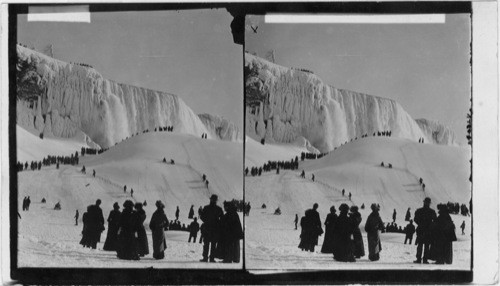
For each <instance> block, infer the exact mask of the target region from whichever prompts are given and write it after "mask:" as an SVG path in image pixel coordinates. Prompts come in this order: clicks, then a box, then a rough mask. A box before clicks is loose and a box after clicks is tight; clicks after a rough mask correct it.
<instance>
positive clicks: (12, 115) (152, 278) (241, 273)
mask: <svg viewBox="0 0 500 286" xmlns="http://www.w3.org/2000/svg"><path fill="white" fill-rule="evenodd" d="M50 5H64V3H59V4H43V5H41V4H37V5H28V4H9V7H8V11H9V27H8V34H9V42H8V49H9V50H8V64H9V86H10V87H11V88H10V89H9V117H8V118H9V126H8V132H9V133H8V134H9V146H10V148H9V166H10V168H9V177H10V185H9V190H10V196H9V198H10V199H9V204H10V213H9V215H10V225H11V228H10V251H11V253H10V259H11V265H10V266H11V278H12V279H13V280H14V281H16V282H18V283H21V284H42V285H47V284H53V285H63V284H111V285H115V284H263V285H264V284H294V285H296V284H305V283H308V284H345V283H370V284H381V283H384V284H409V283H413V284H415V283H419V284H457V283H466V282H471V281H472V278H473V271H472V266H473V265H472V260H471V270H467V271H455V270H452V271H446V270H333V271H323V270H321V271H303V272H286V273H278V274H262V275H256V274H252V273H250V272H248V271H246V270H244V269H245V262H244V260H243V267H244V268H243V269H242V270H212V269H209V270H207V269H191V270H188V269H157V268H142V269H128V268H125V269H118V268H108V269H102V268H100V269H99V268H18V267H17V245H18V241H17V234H18V225H17V223H18V220H17V214H18V204H17V198H18V193H17V187H18V186H17V171H16V168H15V166H16V162H17V153H16V150H17V148H16V138H17V137H16V112H15V110H16V92H15V88H12V87H15V84H16V82H15V78H16V69H15V66H16V61H17V56H16V42H17V15H18V14H25V13H27V12H28V7H29V6H50ZM70 5H71V4H70ZM75 5H90V6H89V7H90V11H91V12H112V11H150V10H186V9H215V8H225V9H226V10H228V12H230V13H231V15H232V16H233V17H234V18H235V20H233V23H231V28H232V31H233V39H234V41H235V43H238V44H243V39H244V19H245V15H250V14H265V13H318V14H320V13H355V14H379V13H380V14H396V13H397V14H414V13H420V14H426V13H429V14H434V13H446V14H456V13H469V14H471V15H472V3H471V2H334V3H327V2H294V3H290V2H288V3H282V2H280V3H278V2H268V3H238V4H236V3H155V4H139V3H124V4H122V3H112V4H90V3H78V4H75ZM471 25H472V21H471ZM471 32H472V30H471ZM471 36H472V35H471ZM471 41H472V38H471ZM471 47H472V44H471ZM242 51H243V53H244V47H243V49H242ZM471 55H472V48H471ZM242 57H243V61H244V55H243V56H242ZM471 57H472V56H471ZM471 61H472V59H471ZM471 64H472V62H471ZM471 72H472V70H471ZM242 76H243V71H242ZM471 81H472V78H471ZM243 92H244V87H243ZM471 102H472V100H471ZM242 110H243V112H245V111H244V106H243V109H242ZM243 114H245V113H243ZM244 127H245V126H244ZM243 132H244V130H243ZM243 138H244V136H243ZM243 146H245V144H244V143H243ZM243 148H244V147H243ZM471 170H472V169H471ZM242 171H243V170H242ZM244 186H245V185H244V182H243V188H244ZM243 196H244V198H245V193H243ZM243 221H244V219H243ZM243 254H245V249H244V248H243ZM471 255H472V253H471ZM354 265H355V264H353V266H354Z"/></svg>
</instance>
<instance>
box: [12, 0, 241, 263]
mask: <svg viewBox="0 0 500 286" xmlns="http://www.w3.org/2000/svg"><path fill="white" fill-rule="evenodd" d="M69 7H70V8H71V6H69ZM87 7H88V13H89V15H90V22H51V21H43V22H40V21H32V19H33V18H31V17H28V15H29V13H30V12H31V11H30V9H29V8H30V7H28V6H26V5H19V6H16V5H14V6H13V7H10V8H11V9H10V12H11V13H10V29H11V30H10V35H11V38H10V43H9V55H10V57H9V58H10V60H11V62H10V68H11V71H10V98H9V102H10V108H9V112H10V115H9V116H10V122H9V124H10V125H9V126H10V127H9V129H10V134H9V135H10V137H11V143H13V144H11V147H10V149H11V150H10V154H11V158H10V163H11V167H12V169H14V170H12V171H11V174H14V176H12V175H11V195H12V197H13V198H12V199H11V212H12V213H13V214H14V215H13V216H15V217H16V220H14V221H13V222H12V223H13V224H15V226H14V228H13V230H14V231H15V232H16V233H14V236H15V237H14V238H15V239H14V240H13V241H12V242H11V243H13V244H14V246H13V247H12V248H11V249H14V252H15V253H12V254H11V256H12V257H13V258H14V259H13V262H12V267H13V268H14V269H28V268H30V269H33V268H35V269H36V268H44V269H46V268H55V269H61V268H64V269H82V268H95V269H102V268H110V269H123V268H140V269H144V268H154V269H231V270H241V269H243V255H242V252H243V223H242V220H243V218H242V212H241V210H242V209H243V204H244V203H243V156H244V155H243V151H244V149H243V111H242V110H243V93H242V90H243V82H242V81H243V80H242V79H243V77H242V70H243V61H242V45H240V44H236V43H235V41H234V40H233V33H232V29H231V23H232V21H233V16H232V15H231V14H230V13H229V12H228V10H227V9H226V8H224V7H208V6H207V7H204V6H191V5H183V6H175V5H163V6H154V5H151V6H147V5H141V6H138V5H135V6H134V5H90V6H87ZM49 8H50V9H56V10H57V7H55V6H49ZM64 8H65V9H67V8H68V6H66V7H64ZM136 8H140V9H136ZM70 10H71V9H70ZM67 12H68V11H67V10H64V12H63V13H67ZM59 13H62V12H59ZM12 200H14V203H12ZM16 212H17V213H16ZM13 216H11V217H13ZM224 232H227V233H224ZM193 238H194V241H193ZM219 238H224V240H222V239H219ZM215 241H218V243H215Z"/></svg>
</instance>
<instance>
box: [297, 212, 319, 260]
mask: <svg viewBox="0 0 500 286" xmlns="http://www.w3.org/2000/svg"><path fill="white" fill-rule="evenodd" d="M317 209H318V204H317V203H315V204H314V205H313V208H312V209H308V210H306V212H305V217H304V219H303V220H301V223H300V227H301V228H302V232H301V234H300V244H299V248H301V249H304V250H306V251H311V252H314V247H315V246H316V245H318V237H319V236H320V235H322V234H323V228H322V227H321V219H320V217H319V213H318V211H317Z"/></svg>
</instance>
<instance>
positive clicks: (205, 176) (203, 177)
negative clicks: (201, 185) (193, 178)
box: [201, 174, 207, 182]
mask: <svg viewBox="0 0 500 286" xmlns="http://www.w3.org/2000/svg"><path fill="white" fill-rule="evenodd" d="M201 178H202V179H203V182H205V180H206V179H207V175H205V174H203V176H201Z"/></svg>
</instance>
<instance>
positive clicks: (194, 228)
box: [188, 218, 200, 243]
mask: <svg viewBox="0 0 500 286" xmlns="http://www.w3.org/2000/svg"><path fill="white" fill-rule="evenodd" d="M198 230H200V224H198V219H197V218H194V220H193V222H191V224H190V225H189V239H188V242H191V238H193V243H196V237H197V236H198Z"/></svg>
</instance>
